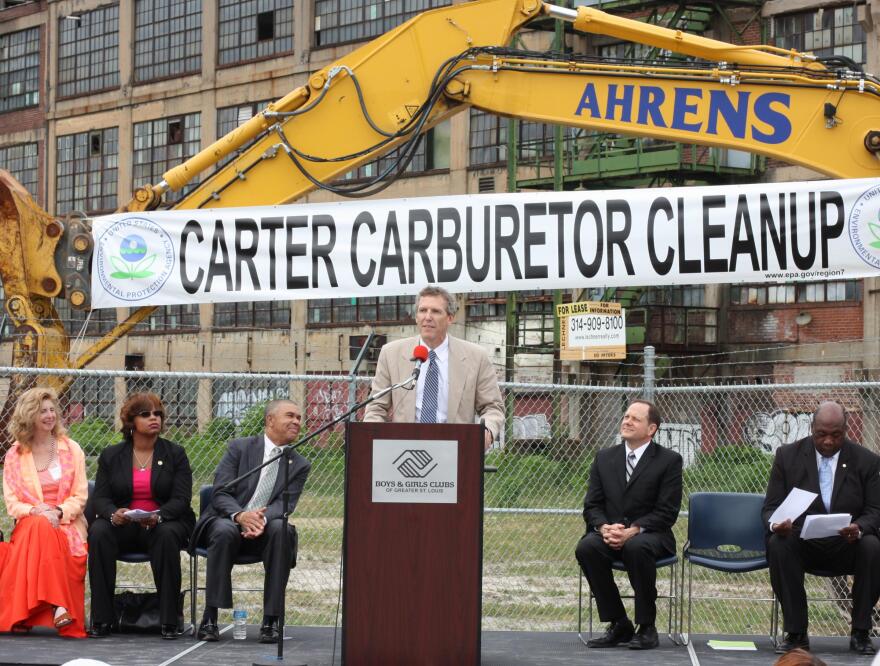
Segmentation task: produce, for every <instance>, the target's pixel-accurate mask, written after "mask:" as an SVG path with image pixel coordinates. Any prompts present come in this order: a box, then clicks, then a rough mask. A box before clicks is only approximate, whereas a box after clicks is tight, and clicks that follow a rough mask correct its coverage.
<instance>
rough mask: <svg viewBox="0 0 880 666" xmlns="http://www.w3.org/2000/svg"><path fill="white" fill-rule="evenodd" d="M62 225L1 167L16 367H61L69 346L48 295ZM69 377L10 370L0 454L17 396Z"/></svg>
mask: <svg viewBox="0 0 880 666" xmlns="http://www.w3.org/2000/svg"><path fill="white" fill-rule="evenodd" d="M63 231H64V227H63V226H62V225H61V223H60V222H58V221H57V220H56V219H55V218H54V217H52V216H51V215H49V214H48V213H47V212H46V211H44V210H43V209H42V208H40V207H39V206H38V205H37V204H36V202H34V200H33V199H32V198H31V195H30V194H29V193H28V191H27V190H26V189H25V188H24V187H22V185H21V184H19V182H18V181H16V180H15V178H13V177H12V175H11V174H10V173H9V172H8V171H4V170H2V169H0V281H2V284H3V290H4V292H5V299H6V302H5V306H6V312H5V314H4V317H5V318H6V320H7V321H8V322H9V324H10V325H11V328H12V330H13V352H12V364H13V365H14V366H16V367H26V368H35V367H47V368H65V367H68V364H69V353H68V352H69V344H68V339H67V335H66V334H65V332H64V327H63V325H62V324H61V322H60V321H59V319H58V314H57V313H56V312H55V307H54V306H53V305H52V298H53V297H55V296H58V295H59V293H60V292H61V278H60V276H59V274H58V270H57V269H56V267H55V250H56V248H57V246H58V241H59V239H60V238H61V235H62V233H63ZM67 381H68V378H66V377H61V376H49V375H44V376H41V377H39V378H37V376H35V375H22V374H13V375H12V377H11V378H10V382H9V387H8V390H7V394H6V400H5V402H4V405H3V408H2V410H0V455H2V454H3V453H4V452H5V451H6V449H7V448H8V446H9V444H10V442H9V441H8V437H7V435H6V425H7V424H8V423H9V419H10V417H11V416H12V410H13V409H14V407H15V402H16V400H18V397H19V396H20V395H21V394H22V392H24V391H25V390H26V389H28V388H30V387H31V386H33V385H35V384H38V383H39V384H41V385H47V386H53V387H54V388H56V389H59V390H61V389H63V388H64V387H65V386H66V383H67Z"/></svg>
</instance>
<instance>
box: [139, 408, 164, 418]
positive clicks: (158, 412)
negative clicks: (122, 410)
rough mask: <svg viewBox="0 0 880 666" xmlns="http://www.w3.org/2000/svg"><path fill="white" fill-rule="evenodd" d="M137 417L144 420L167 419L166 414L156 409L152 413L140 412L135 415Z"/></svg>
mask: <svg viewBox="0 0 880 666" xmlns="http://www.w3.org/2000/svg"><path fill="white" fill-rule="evenodd" d="M135 416H140V417H141V418H142V419H148V418H150V416H157V417H159V418H160V419H161V418H164V417H165V412H163V411H162V410H161V409H154V410H153V411H152V412H150V411H143V412H138V413H137V414H135Z"/></svg>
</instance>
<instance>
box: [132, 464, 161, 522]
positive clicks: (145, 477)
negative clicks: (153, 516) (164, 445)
mask: <svg viewBox="0 0 880 666" xmlns="http://www.w3.org/2000/svg"><path fill="white" fill-rule="evenodd" d="M131 473H132V484H131V485H132V488H133V492H132V494H131V506H130V507H129V508H130V509H140V510H141V511H155V510H156V509H158V508H159V505H158V504H157V503H156V502H155V501H154V500H153V491H152V490H150V477H152V476H153V470H152V469H151V468H149V467H148V468H147V469H134V470H132V472H131Z"/></svg>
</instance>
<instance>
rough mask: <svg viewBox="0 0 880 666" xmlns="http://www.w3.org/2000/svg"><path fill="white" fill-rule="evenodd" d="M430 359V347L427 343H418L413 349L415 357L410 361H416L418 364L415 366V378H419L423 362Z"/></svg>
mask: <svg viewBox="0 0 880 666" xmlns="http://www.w3.org/2000/svg"><path fill="white" fill-rule="evenodd" d="M427 360H428V348H427V347H425V345H416V348H415V349H413V357H412V358H411V359H410V361H415V362H416V365H415V367H414V368H413V374H412V376H413V379H418V378H419V371H420V370H421V369H422V363H424V362H425V361H427Z"/></svg>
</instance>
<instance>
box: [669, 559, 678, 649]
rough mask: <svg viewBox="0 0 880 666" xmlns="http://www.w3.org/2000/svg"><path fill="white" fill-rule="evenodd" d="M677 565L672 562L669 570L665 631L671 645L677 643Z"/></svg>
mask: <svg viewBox="0 0 880 666" xmlns="http://www.w3.org/2000/svg"><path fill="white" fill-rule="evenodd" d="M677 569H678V565H676V564H673V565H672V566H671V571H670V572H669V599H668V601H669V604H668V611H667V612H668V614H669V618H668V623H667V633H666V636H667V637H668V638H669V640H670V641H671V642H672V644H673V645H679V642H678V638H677V637H676V631H675V630H676V629H677V622H676V621H675V620H676V616H677V615H678V599H677V597H676V594H675V593H676V592H677V591H678V586H677V585H676V583H677V582H678V575H677V574H678V571H677Z"/></svg>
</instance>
